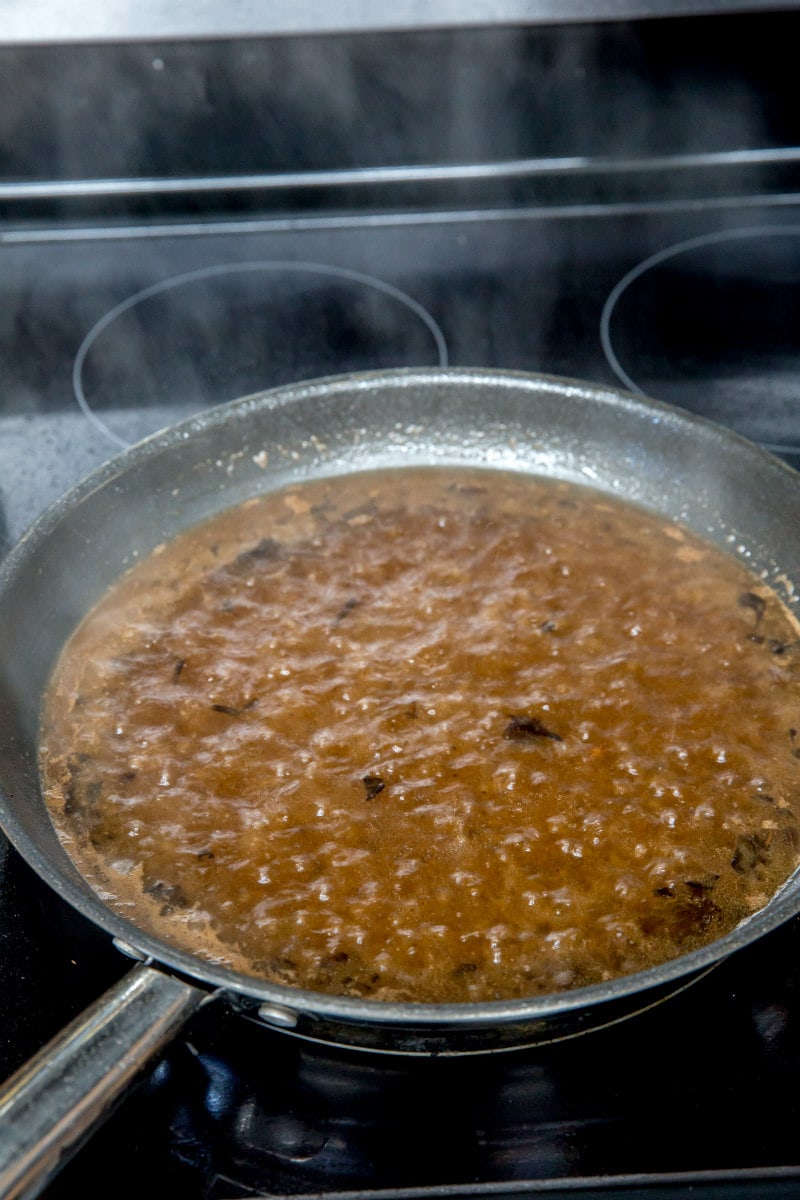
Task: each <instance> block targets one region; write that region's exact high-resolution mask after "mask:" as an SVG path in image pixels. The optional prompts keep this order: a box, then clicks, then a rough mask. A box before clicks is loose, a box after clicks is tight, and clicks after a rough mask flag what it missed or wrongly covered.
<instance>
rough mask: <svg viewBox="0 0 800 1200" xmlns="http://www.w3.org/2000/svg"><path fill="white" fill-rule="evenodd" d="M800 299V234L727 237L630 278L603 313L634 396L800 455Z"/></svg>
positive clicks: (659, 256) (673, 250)
mask: <svg viewBox="0 0 800 1200" xmlns="http://www.w3.org/2000/svg"><path fill="white" fill-rule="evenodd" d="M798 297H800V225H794V224H793V225H773V226H755V227H747V228H742V229H725V230H716V231H714V232H712V233H707V234H702V235H700V236H698V237H693V238H688V239H686V240H684V241H680V242H677V243H674V244H673V245H671V246H667V247H665V248H663V249H661V250H659V251H657V252H656V253H655V254H651V255H650V256H649V257H648V258H645V259H644V260H643V261H642V262H640V263H638V264H637V265H636V266H634V267H633V268H632V269H631V270H630V271H628V272H627V273H626V274H625V275H624V276H623V277H622V278H621V279H620V280H619V282H618V283H617V284H616V285H615V287H614V288H613V289H612V291H611V292H610V293H609V295H608V297H607V299H606V301H605V304H604V305H603V309H602V313H601V316H600V327H599V333H600V342H601V344H602V348H603V353H604V354H605V358H606V361H607V362H608V364H609V366H610V367H611V369H612V371H613V372H614V374H615V376H616V377H617V378H618V379H619V380H620V381H621V383H622V384H623V385H624V386H625V387H626V388H627V389H628V390H629V391H631V392H633V393H635V394H637V395H650V396H654V397H656V398H657V399H660V400H663V401H667V402H669V403H673V404H677V405H678V406H680V407H683V408H687V409H689V410H690V411H694V412H696V413H698V414H699V415H701V416H704V417H707V418H709V419H711V420H715V421H718V422H720V423H722V424H726V425H729V426H730V427H731V428H733V429H735V430H736V431H737V432H738V433H740V434H742V435H743V436H745V437H747V438H749V439H750V440H752V441H756V442H760V443H761V445H762V446H765V447H766V448H767V449H770V450H772V451H773V452H776V453H792V454H794V453H797V452H798V450H800V436H798V429H797V422H796V416H795V413H796V397H797V388H798V374H799V373H800V371H799V370H798V359H797V344H796V315H797V308H798ZM621 310H622V311H621ZM612 325H613V326H614V335H613V337H612ZM623 362H625V365H623ZM631 362H635V363H636V366H635V367H632V366H631Z"/></svg>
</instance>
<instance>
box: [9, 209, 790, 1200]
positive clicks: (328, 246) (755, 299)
mask: <svg viewBox="0 0 800 1200" xmlns="http://www.w3.org/2000/svg"><path fill="white" fill-rule="evenodd" d="M798 296H800V201H797V200H792V199H791V198H788V197H786V196H784V197H782V198H781V199H780V202H775V201H773V202H768V201H766V200H764V201H763V202H755V201H752V200H751V201H748V202H747V203H744V202H741V203H737V202H728V203H726V204H720V203H715V204H707V205H703V204H692V203H678V202H675V203H672V204H668V205H662V206H656V207H655V208H653V207H650V208H649V207H648V206H647V205H638V206H637V205H630V206H628V207H625V208H623V207H619V208H616V209H615V208H614V207H611V206H605V207H591V206H590V207H582V206H574V207H573V208H572V209H568V210H567V209H563V208H561V209H555V208H551V209H547V210H541V209H528V210H524V209H516V210H505V211H503V210H499V209H494V210H491V211H478V210H473V211H470V212H469V213H461V214H456V213H447V212H442V211H440V212H428V213H427V214H425V213H423V214H417V215H411V214H408V213H407V214H405V215H403V216H402V217H400V216H398V217H397V218H394V219H393V218H392V217H391V216H387V215H385V214H384V215H383V216H381V217H380V218H372V219H370V218H367V217H364V216H361V217H358V216H353V217H350V218H344V217H327V218H323V217H319V218H315V219H312V218H308V219H306V220H304V221H303V222H286V221H284V222H281V221H278V220H265V221H258V220H253V219H248V220H247V221H241V222H239V223H228V224H224V223H223V224H217V225H212V224H204V223H202V222H195V223H193V224H180V223H176V224H174V225H172V226H160V227H159V226H155V225H153V224H146V223H144V222H142V223H139V224H136V225H131V226H128V227H125V228H122V227H117V228H114V227H111V226H108V227H106V228H95V229H77V228H74V229H67V228H60V229H52V228H51V229H48V230H45V229H40V230H35V229H28V230H24V229H21V228H20V229H18V230H17V231H15V232H8V233H6V234H3V235H0V536H1V537H2V539H3V548H4V549H6V548H8V546H9V545H10V544H11V543H12V542H13V541H14V540H15V539H16V538H17V537H18V536H19V535H20V534H21V533H22V532H23V530H24V529H25V528H26V527H27V526H28V525H29V524H30V523H31V522H32V521H33V520H34V518H35V517H36V516H37V514H38V513H39V512H40V511H41V510H42V509H43V508H44V507H45V506H46V505H47V504H49V503H50V502H52V501H53V500H55V499H56V498H57V497H58V496H59V495H60V494H61V493H62V492H63V491H64V490H65V489H66V488H67V487H69V486H70V485H71V484H72V483H74V482H76V481H77V480H78V479H79V478H80V477H81V476H83V475H84V474H85V473H86V472H87V471H89V470H90V469H91V468H93V467H94V466H95V465H98V464H100V463H101V462H104V461H105V460H107V459H108V458H110V457H112V456H113V455H114V454H115V453H116V452H118V450H119V449H120V448H121V447H122V446H123V445H126V444H128V443H130V442H132V441H135V440H136V439H138V438H140V437H142V436H145V435H146V434H148V433H150V432H152V431H153V430H155V429H157V428H160V427H162V426H163V425H164V424H166V423H168V422H171V421H173V420H175V419H178V418H179V417H181V416H183V415H185V414H187V413H190V412H195V411H197V410H198V409H201V408H204V407H207V406H209V405H212V404H216V403H220V402H223V401H225V400H228V399H232V398H234V397H236V396H239V395H242V394H246V393H248V392H252V391H254V390H258V389H261V388H265V387H270V386H273V385H276V384H280V383H285V382H287V381H290V380H295V379H300V378H308V377H312V376H319V375H325V374H331V373H337V372H341V371H349V370H356V369H365V368H375V367H383V366H396V365H402V364H407V365H435V364H444V363H450V364H452V365H455V366H492V367H503V368H513V369H520V370H526V371H537V372H546V373H550V374H560V375H569V376H572V377H580V378H584V379H588V380H590V381H595V382H601V383H612V384H613V383H618V382H619V381H620V380H622V381H624V382H625V383H626V384H627V386H633V387H638V388H641V389H642V390H643V391H645V392H647V393H649V394H651V395H654V396H656V397H657V398H659V399H664V400H668V401H672V402H674V403H677V404H680V405H683V406H685V407H687V408H690V409H691V410H693V411H695V412H699V413H702V414H705V415H707V416H709V417H711V418H713V419H715V420H718V421H721V422H723V423H725V424H727V425H729V426H731V427H732V428H734V429H735V430H737V431H738V432H740V433H741V434H743V435H745V436H747V437H749V438H752V439H754V440H757V441H759V442H761V443H762V444H763V445H765V446H767V447H769V448H771V449H773V450H774V451H775V452H776V453H779V454H781V455H782V456H783V457H784V458H785V459H786V460H787V461H788V462H790V463H792V464H793V465H797V464H800V411H799V410H798V400H800V365H798V360H797V356H796V329H797V315H798V311H797V310H798V306H799V304H800V302H798V299H797V298H798ZM126 966H127V964H126V962H125V960H124V959H122V958H121V957H120V956H119V955H118V953H117V952H116V951H115V950H113V949H112V948H111V947H110V945H109V944H108V941H107V938H106V937H105V935H102V934H100V933H99V932H98V931H96V930H93V929H92V928H91V927H90V926H89V925H88V924H87V923H86V922H85V921H84V919H83V918H79V917H77V916H76V915H74V914H72V913H71V912H69V911H68V910H67V909H66V907H65V905H64V904H63V903H62V902H61V901H60V900H59V899H58V897H56V896H54V895H53V894H51V893H50V892H49V890H48V889H47V888H46V887H45V886H44V885H43V884H41V883H40V882H39V881H38V880H37V879H36V878H35V877H34V876H33V875H32V873H31V872H30V871H29V869H28V868H27V867H26V866H25V865H24V864H23V863H22V862H21V861H20V859H19V858H18V857H17V855H16V854H15V852H13V851H12V850H11V849H9V848H8V847H6V846H5V844H4V843H3V848H2V851H0V1074H2V1075H7V1074H8V1073H9V1072H10V1071H11V1070H12V1069H13V1068H14V1067H16V1066H17V1065H19V1063H21V1062H22V1061H23V1060H24V1059H25V1058H26V1057H27V1056H28V1055H29V1054H30V1053H32V1052H33V1051H34V1050H35V1049H37V1048H38V1047H39V1045H41V1044H42V1043H43V1042H44V1041H45V1040H46V1039H47V1038H48V1037H49V1036H50V1035H51V1034H52V1033H54V1032H55V1031H56V1030H57V1029H58V1028H59V1027H60V1026H61V1025H63V1024H64V1023H65V1021H66V1020H67V1019H68V1018H69V1017H71V1016H72V1015H73V1014H74V1013H75V1012H77V1011H79V1010H80V1008H81V1007H82V1005H84V1004H85V1003H86V1002H88V1001H89V1000H90V999H91V998H93V997H94V996H95V995H97V994H98V993H99V992H100V991H101V990H102V988H103V987H104V986H105V985H106V984H108V983H110V982H111V981H112V980H113V979H115V978H116V977H118V976H119V975H121V974H122V973H123V971H124V970H125V969H126ZM799 993H800V922H798V921H795V922H792V923H790V924H789V925H787V926H784V927H783V928H781V929H779V930H778V931H777V932H775V933H773V934H771V935H769V936H768V937H766V938H764V939H762V941H761V942H760V943H758V944H757V945H755V946H753V947H751V948H749V949H747V950H745V951H742V952H740V953H739V954H738V955H736V956H735V957H734V958H733V959H730V960H728V961H727V962H725V963H723V964H722V965H720V966H719V967H717V968H716V969H715V970H714V971H712V972H711V973H710V974H709V975H708V976H707V977H706V978H704V979H702V980H700V981H698V982H696V983H695V984H694V985H692V986H691V987H690V988H689V989H688V990H686V991H685V992H684V993H683V994H681V995H680V996H677V997H674V998H673V999H671V1000H669V1001H666V1002H664V1003H663V1004H661V1005H660V1006H659V1007H657V1008H655V1009H653V1010H651V1011H649V1012H646V1013H644V1014H642V1015H639V1016H637V1017H633V1018H630V1019H629V1020H627V1021H625V1022H623V1023H621V1024H618V1025H616V1026H614V1027H612V1028H609V1029H606V1030H604V1031H599V1032H596V1033H592V1034H589V1035H584V1036H582V1037H580V1038H577V1039H574V1040H571V1041H565V1042H562V1043H560V1044H555V1045H551V1046H549V1047H545V1048H542V1049H539V1050H535V1051H533V1050H530V1051H524V1052H517V1053H513V1054H502V1055H495V1056H492V1057H489V1056H484V1057H478V1058H469V1059H464V1060H452V1059H432V1060H425V1061H418V1060H406V1059H391V1058H387V1057H381V1056H373V1055H359V1054H358V1053H355V1052H347V1051H335V1050H328V1049H320V1048H314V1047H311V1046H308V1045H306V1044H304V1043H302V1042H300V1041H298V1040H295V1039H293V1038H291V1037H290V1036H287V1035H285V1034H280V1033H276V1032H274V1031H269V1030H267V1029H265V1028H262V1027H260V1026H256V1025H255V1024H253V1023H250V1022H248V1021H247V1020H245V1019H244V1018H243V1017H237V1016H235V1015H233V1014H232V1013H230V1012H228V1011H227V1010H226V1009H225V1008H224V1007H223V1006H222V1005H212V1006H210V1007H208V1008H207V1009H204V1010H203V1011H202V1012H201V1014H200V1015H198V1016H197V1017H195V1018H194V1019H193V1020H192V1022H191V1023H190V1024H189V1026H188V1027H187V1028H186V1030H185V1031H184V1033H183V1034H181V1035H180V1036H179V1037H178V1038H177V1039H176V1041H175V1042H174V1043H173V1044H172V1045H171V1046H170V1047H169V1049H168V1050H167V1051H166V1053H165V1054H164V1055H163V1057H162V1058H161V1059H160V1060H159V1061H158V1062H157V1063H156V1065H155V1066H153V1067H151V1068H150V1069H149V1070H148V1071H147V1072H146V1074H145V1078H144V1080H143V1082H142V1085H141V1087H140V1088H139V1089H138V1091H137V1092H135V1093H134V1094H133V1095H132V1096H130V1097H129V1098H128V1099H127V1100H125V1101H124V1103H123V1104H122V1106H121V1107H120V1109H119V1110H118V1111H117V1112H116V1114H115V1115H114V1116H113V1117H112V1118H111V1120H110V1121H109V1122H108V1124H107V1125H106V1126H105V1127H104V1128H103V1129H102V1130H101V1131H100V1132H98V1133H97V1134H96V1135H95V1136H94V1137H93V1138H92V1139H91V1141H90V1142H89V1144H88V1145H87V1146H85V1147H84V1148H83V1149H82V1150H81V1151H80V1152H79V1154H78V1155H77V1157H76V1158H75V1159H74V1160H73V1162H72V1163H71V1164H70V1165H69V1166H67V1168H66V1169H65V1170H64V1172H63V1173H62V1175H61V1177H60V1178H59V1180H58V1181H57V1182H55V1183H54V1184H52V1185H51V1186H50V1188H49V1189H48V1192H47V1195H48V1196H51V1197H53V1198H54V1200H58V1198H59V1197H62V1196H64V1197H66V1196H67V1195H75V1194H81V1195H82V1196H83V1197H84V1198H85V1200H93V1198H94V1197H100V1196H101V1195H102V1196H105V1195H107V1194H108V1191H109V1187H110V1186H111V1187H113V1191H114V1194H115V1195H116V1196H118V1197H121V1198H124V1197H128V1196H130V1197H133V1196H140V1195H141V1194H142V1193H143V1191H144V1189H145V1188H148V1187H149V1188H151V1189H155V1190H156V1192H157V1194H158V1195H168V1194H172V1195H178V1196H181V1197H185V1198H186V1200H194V1198H197V1200H201V1198H203V1200H205V1198H208V1200H220V1198H224V1197H235V1196H246V1195H257V1194H262V1193H267V1194H270V1195H287V1194H297V1193H300V1194H317V1193H320V1192H325V1193H334V1192H336V1193H339V1192H346V1193H353V1192H358V1193H359V1194H363V1193H365V1192H370V1191H374V1190H387V1189H388V1190H393V1191H397V1190H400V1191H402V1192H403V1193H404V1194H405V1192H406V1191H407V1190H408V1189H421V1190H422V1191H423V1192H424V1194H431V1193H435V1194H439V1193H441V1192H442V1191H445V1192H451V1191H454V1192H459V1191H464V1192H465V1193H468V1194H472V1193H477V1192H480V1191H493V1192H497V1193H500V1194H504V1193H511V1192H518V1191H527V1192H531V1191H536V1190H548V1191H550V1192H552V1194H555V1195H558V1194H560V1192H570V1193H572V1192H574V1191H576V1190H581V1189H585V1190H586V1191H588V1192H590V1193H592V1194H594V1193H596V1192H597V1191H598V1190H600V1189H601V1188H602V1189H607V1190H608V1191H609V1192H610V1193H611V1194H620V1195H622V1194H625V1195H628V1194H631V1195H633V1194H639V1192H640V1190H641V1189H642V1188H643V1187H645V1185H648V1187H649V1189H650V1190H648V1191H647V1194H648V1195H673V1194H675V1193H676V1192H678V1191H680V1192H682V1191H683V1190H684V1189H688V1188H690V1187H691V1188H692V1189H693V1190H692V1192H691V1194H692V1195H734V1194H742V1195H747V1194H759V1195H781V1196H784V1195H795V1194H800V1163H798V1155H797V1148H796V1129H797V1127H798V1120H800V1099H798V1096H797V1089H796V1087H793V1084H794V1082H795V1080H796V1078H797V1072H798V1066H800V994H799ZM656 1185H658V1188H660V1189H661V1190H660V1191H659V1190H657V1188H656ZM736 1189H739V1191H738V1192H737V1190H736Z"/></svg>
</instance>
